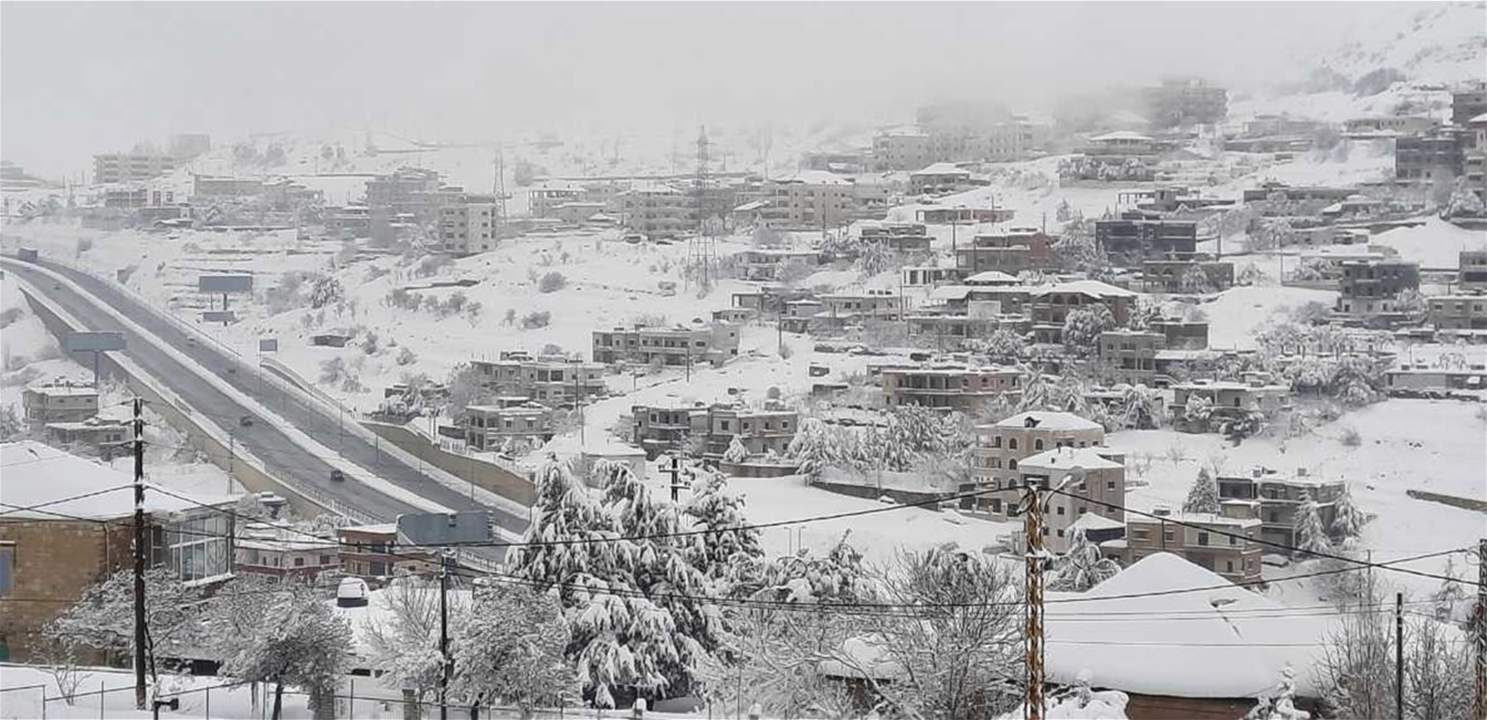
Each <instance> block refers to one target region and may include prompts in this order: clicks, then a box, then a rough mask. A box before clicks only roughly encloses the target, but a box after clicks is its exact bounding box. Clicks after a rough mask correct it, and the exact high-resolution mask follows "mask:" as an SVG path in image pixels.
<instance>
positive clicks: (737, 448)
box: [723, 435, 749, 464]
mask: <svg viewBox="0 0 1487 720" xmlns="http://www.w3.org/2000/svg"><path fill="white" fill-rule="evenodd" d="M748 459H749V449H748V448H747V447H744V444H743V441H742V440H739V439H738V436H737V435H734V436H733V439H732V440H729V441H728V449H727V450H724V451H723V462H726V463H731V464H738V463H741V462H746V461H748Z"/></svg>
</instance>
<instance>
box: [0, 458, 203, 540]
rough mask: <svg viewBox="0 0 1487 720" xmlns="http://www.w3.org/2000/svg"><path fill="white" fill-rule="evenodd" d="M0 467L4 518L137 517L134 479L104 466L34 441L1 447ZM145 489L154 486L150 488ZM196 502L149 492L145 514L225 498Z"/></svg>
mask: <svg viewBox="0 0 1487 720" xmlns="http://www.w3.org/2000/svg"><path fill="white" fill-rule="evenodd" d="M0 466H3V467H4V468H5V482H3V483H0V505H3V506H4V508H3V509H0V513H4V514H3V515H0V517H4V518H6V519H20V518H27V519H43V520H48V519H49V520H61V519H67V518H83V519H87V520H108V519H112V518H117V517H125V516H128V515H131V514H133V513H134V495H133V493H132V491H131V490H130V488H131V486H132V483H133V482H134V479H133V478H132V477H131V476H130V475H129V474H128V473H125V472H122V471H119V470H115V469H113V468H111V467H109V466H107V465H104V464H103V463H99V462H94V461H92V460H88V459H85V458H81V457H78V456H76V455H73V454H71V453H67V452H63V451H61V450H58V449H56V448H53V447H50V446H48V445H43V444H41V443H39V442H36V441H34V440H22V441H20V442H12V443H4V444H0ZM145 487H146V488H150V487H154V485H153V484H151V483H145ZM111 488H112V489H111ZM171 492H176V491H174V490H172V491H171ZM89 493H98V494H96V495H92V496H91V497H81V498H77V499H74V500H66V501H64V502H57V501H59V500H63V498H71V497H73V496H78V495H87V494H89ZM176 494H178V495H185V493H176ZM194 500H195V502H191V501H188V500H182V499H179V498H175V497H172V496H170V495H166V494H164V493H160V492H146V493H145V511H146V512H150V513H171V512H179V511H183V510H191V509H193V508H197V507H199V506H200V505H211V504H215V503H221V502H222V501H223V498H218V497H212V498H194ZM45 503H52V504H48V505H46V506H45V507H44V508H38V509H36V510H21V509H18V508H28V507H32V506H36V505H42V504H45ZM198 503H199V504H200V505H199V504H198ZM63 516H67V517H63Z"/></svg>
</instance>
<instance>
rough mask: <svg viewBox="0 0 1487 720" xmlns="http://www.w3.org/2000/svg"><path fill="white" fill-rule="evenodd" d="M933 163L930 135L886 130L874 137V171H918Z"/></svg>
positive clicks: (872, 161)
mask: <svg viewBox="0 0 1487 720" xmlns="http://www.w3.org/2000/svg"><path fill="white" fill-rule="evenodd" d="M932 162H934V159H933V156H932V154H931V152H930V144H929V133H927V132H924V131H923V130H920V129H918V128H912V129H893V130H885V131H883V132H880V133H878V134H877V135H876V136H874V137H873V150H872V160H871V163H872V166H873V169H874V170H878V171H884V170H918V169H919V168H922V167H924V166H926V165H929V164H930V163H932Z"/></svg>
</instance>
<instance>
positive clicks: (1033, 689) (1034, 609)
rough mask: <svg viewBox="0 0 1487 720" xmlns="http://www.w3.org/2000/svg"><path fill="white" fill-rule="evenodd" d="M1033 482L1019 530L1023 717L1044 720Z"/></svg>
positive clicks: (1039, 539) (1039, 517) (1038, 502)
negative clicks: (1023, 580) (1023, 578)
mask: <svg viewBox="0 0 1487 720" xmlns="http://www.w3.org/2000/svg"><path fill="white" fill-rule="evenodd" d="M1035 483H1036V481H1032V482H1029V483H1028V484H1027V487H1026V488H1025V489H1026V494H1025V496H1024V497H1025V498H1026V507H1025V508H1024V509H1023V516H1022V527H1023V530H1024V531H1025V532H1026V535H1027V537H1026V542H1027V553H1026V555H1025V556H1024V561H1025V563H1026V571H1027V602H1026V603H1024V605H1023V619H1024V627H1023V634H1024V635H1025V637H1026V647H1025V649H1026V657H1025V660H1024V662H1025V664H1026V666H1027V697H1026V698H1025V699H1024V700H1023V705H1024V706H1025V708H1024V711H1023V717H1024V718H1026V719H1027V720H1043V714H1044V698H1043V502H1042V499H1041V498H1040V497H1039V495H1038V490H1039V488H1038V486H1037V485H1036V484H1035Z"/></svg>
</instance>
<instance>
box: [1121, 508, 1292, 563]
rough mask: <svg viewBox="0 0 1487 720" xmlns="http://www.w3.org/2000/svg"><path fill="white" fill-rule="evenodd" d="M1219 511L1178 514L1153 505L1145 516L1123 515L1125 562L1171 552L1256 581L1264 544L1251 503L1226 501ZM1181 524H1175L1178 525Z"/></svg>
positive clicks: (1258, 521) (1190, 560)
mask: <svg viewBox="0 0 1487 720" xmlns="http://www.w3.org/2000/svg"><path fill="white" fill-rule="evenodd" d="M1220 505H1221V510H1220V512H1219V513H1183V512H1172V511H1171V510H1167V509H1160V508H1159V509H1158V510H1157V511H1156V512H1154V513H1153V514H1154V515H1157V516H1158V517H1147V516H1144V515H1135V514H1132V515H1130V516H1129V517H1127V518H1126V539H1125V543H1124V544H1125V548H1124V552H1123V555H1124V563H1123V564H1125V565H1130V564H1131V563H1134V562H1136V561H1138V560H1140V559H1142V558H1144V557H1146V556H1148V555H1151V554H1154V553H1159V552H1170V553H1174V554H1176V555H1180V556H1181V557H1182V558H1183V559H1184V560H1187V561H1188V562H1190V563H1193V564H1194V565H1197V566H1199V567H1202V568H1206V569H1208V570H1212V571H1213V572H1215V573H1217V574H1219V575H1221V576H1223V578H1224V579H1225V580H1229V581H1230V582H1236V583H1241V582H1242V583H1258V582H1260V581H1261V575H1260V558H1261V556H1263V555H1264V546H1263V545H1261V544H1260V543H1258V542H1256V541H1257V540H1259V539H1260V528H1261V523H1260V519H1259V518H1258V517H1255V516H1254V515H1253V513H1254V511H1255V508H1254V503H1252V502H1245V501H1236V500H1228V501H1224V502H1223V503H1221V504H1220ZM1179 523H1180V524H1179Z"/></svg>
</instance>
